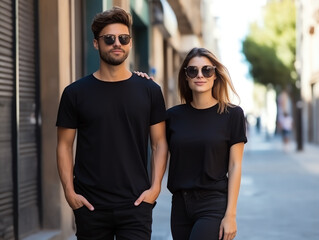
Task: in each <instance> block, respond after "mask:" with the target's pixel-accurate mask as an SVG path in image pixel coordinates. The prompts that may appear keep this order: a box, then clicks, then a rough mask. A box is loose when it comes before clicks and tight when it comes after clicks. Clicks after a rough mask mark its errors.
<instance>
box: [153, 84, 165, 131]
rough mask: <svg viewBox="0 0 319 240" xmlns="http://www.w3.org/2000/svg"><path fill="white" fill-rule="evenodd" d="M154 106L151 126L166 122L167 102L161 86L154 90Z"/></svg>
mask: <svg viewBox="0 0 319 240" xmlns="http://www.w3.org/2000/svg"><path fill="white" fill-rule="evenodd" d="M151 98H152V99H151V101H152V106H151V117H150V125H154V124H157V123H159V122H162V121H165V120H166V108H165V102H164V98H163V94H162V90H161V88H160V86H158V85H156V86H155V87H153V88H152V97H151Z"/></svg>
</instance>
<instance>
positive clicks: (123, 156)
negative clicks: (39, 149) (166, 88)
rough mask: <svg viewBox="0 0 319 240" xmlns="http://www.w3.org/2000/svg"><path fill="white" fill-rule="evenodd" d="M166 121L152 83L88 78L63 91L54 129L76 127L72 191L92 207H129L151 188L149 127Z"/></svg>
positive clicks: (136, 79)
mask: <svg viewBox="0 0 319 240" xmlns="http://www.w3.org/2000/svg"><path fill="white" fill-rule="evenodd" d="M165 119H166V111H165V104H164V99H163V95H162V92H161V89H160V87H159V86H158V85H157V84H156V83H154V82H153V81H152V80H148V79H145V78H142V77H139V76H137V75H136V74H133V75H132V77H130V78H129V79H126V80H123V81H119V82H105V81H101V80H98V79H96V78H95V77H94V76H93V75H92V74H91V75H89V76H86V77H84V78H82V79H80V80H78V81H76V82H74V83H72V84H70V85H69V86H67V87H66V88H65V89H64V92H63V94H62V97H61V102H60V106H59V112H58V117H57V123H56V125H57V126H59V127H65V128H72V129H77V144H76V156H75V165H74V188H75V191H76V192H77V193H79V194H82V195H83V196H84V197H86V198H87V199H88V201H89V202H91V203H92V204H93V206H94V207H95V208H104V209H111V208H117V207H123V206H128V205H132V204H133V203H134V201H135V200H136V199H137V198H138V197H139V195H140V194H141V193H142V192H143V191H144V190H146V189H148V188H149V187H150V182H149V177H148V172H147V150H148V139H149V129H150V126H151V125H153V124H156V123H159V122H162V121H165Z"/></svg>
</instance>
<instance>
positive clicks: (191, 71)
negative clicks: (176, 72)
mask: <svg viewBox="0 0 319 240" xmlns="http://www.w3.org/2000/svg"><path fill="white" fill-rule="evenodd" d="M197 74H198V68H197V67H195V66H188V67H187V68H186V75H187V76H188V77H189V78H195V77H196V76H197Z"/></svg>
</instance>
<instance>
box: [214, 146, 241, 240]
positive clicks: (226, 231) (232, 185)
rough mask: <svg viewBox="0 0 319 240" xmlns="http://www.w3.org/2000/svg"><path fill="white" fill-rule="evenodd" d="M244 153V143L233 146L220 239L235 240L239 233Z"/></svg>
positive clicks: (230, 155)
mask: <svg viewBox="0 0 319 240" xmlns="http://www.w3.org/2000/svg"><path fill="white" fill-rule="evenodd" d="M243 153H244V143H243V142H241V143H236V144H234V145H232V146H231V148H230V154H229V167H228V201H227V209H226V213H225V216H224V218H223V219H222V222H221V224H220V230H219V239H222V237H223V240H231V239H234V238H235V236H236V232H237V224H236V209H237V199H238V194H239V188H240V181H241V165H242V159H243Z"/></svg>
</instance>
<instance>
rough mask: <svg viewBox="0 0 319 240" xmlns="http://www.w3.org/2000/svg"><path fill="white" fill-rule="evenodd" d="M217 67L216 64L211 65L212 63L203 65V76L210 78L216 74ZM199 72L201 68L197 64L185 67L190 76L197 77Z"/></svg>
mask: <svg viewBox="0 0 319 240" xmlns="http://www.w3.org/2000/svg"><path fill="white" fill-rule="evenodd" d="M215 68H216V66H210V65H206V66H203V67H202V68H201V71H202V74H203V76H204V77H205V78H210V77H211V76H213V75H214V73H215ZM198 72H199V69H198V67H196V66H188V67H186V68H185V74H186V76H187V77H189V78H195V77H197V75H198Z"/></svg>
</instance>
